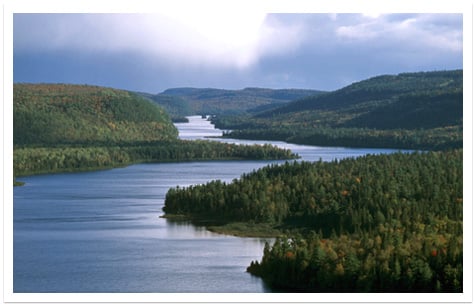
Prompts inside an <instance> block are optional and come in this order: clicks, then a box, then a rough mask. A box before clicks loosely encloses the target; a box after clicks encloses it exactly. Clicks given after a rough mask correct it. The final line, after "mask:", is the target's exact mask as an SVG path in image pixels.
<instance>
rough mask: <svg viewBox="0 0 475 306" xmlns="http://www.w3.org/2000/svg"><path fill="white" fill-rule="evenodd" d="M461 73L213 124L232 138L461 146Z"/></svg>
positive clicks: (379, 82) (415, 78) (356, 89)
mask: <svg viewBox="0 0 475 306" xmlns="http://www.w3.org/2000/svg"><path fill="white" fill-rule="evenodd" d="M462 119H463V71H462V70H452V71H434V72H419V73H403V74H398V75H383V76H377V77H373V78H370V79H367V80H363V81H361V82H357V83H354V84H351V85H349V86H347V87H344V88H342V89H339V90H336V91H333V92H330V93H325V94H320V95H318V96H309V97H305V98H302V99H298V100H296V101H293V102H291V103H288V104H286V105H284V106H281V107H278V108H274V109H272V110H268V111H264V112H261V113H259V114H255V115H254V116H247V117H246V118H239V117H223V116H220V117H219V118H217V119H215V124H216V126H217V127H219V128H222V129H233V130H234V132H233V133H232V134H231V135H230V136H231V137H234V138H247V139H276V140H284V141H288V142H293V143H301V144H312V145H323V146H335V145H336V146H357V147H392V148H412V149H444V148H460V147H462V134H463V130H462V126H463V124H462V123H463V122H462Z"/></svg>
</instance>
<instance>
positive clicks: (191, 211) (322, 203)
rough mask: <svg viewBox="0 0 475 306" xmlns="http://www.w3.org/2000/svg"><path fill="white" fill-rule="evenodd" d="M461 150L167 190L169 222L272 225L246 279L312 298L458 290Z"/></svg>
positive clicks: (300, 166) (293, 167) (304, 167)
mask: <svg viewBox="0 0 475 306" xmlns="http://www.w3.org/2000/svg"><path fill="white" fill-rule="evenodd" d="M462 159H463V151H462V150H452V151H444V152H424V153H422V152H415V153H410V154H409V153H396V154H390V155H368V156H365V157H360V158H353V159H345V160H340V161H334V162H321V161H320V162H314V163H310V162H287V163H285V164H284V165H271V166H267V167H265V168H262V169H259V170H256V171H254V172H252V173H249V174H244V175H243V176H242V177H241V178H240V179H236V180H234V181H233V182H232V183H224V182H221V181H213V182H209V183H207V184H204V185H199V186H190V187H177V188H174V189H170V190H169V192H168V193H167V196H166V199H165V206H164V208H163V211H164V212H165V215H175V214H176V215H183V216H186V217H188V218H189V219H191V220H200V219H206V220H207V222H208V223H210V224H212V223H213V220H214V222H215V223H216V224H221V225H222V224H223V223H224V224H226V223H234V222H247V223H249V224H250V225H252V224H267V225H268V226H269V227H272V228H273V229H276V230H278V231H279V232H280V233H281V235H280V237H279V239H277V240H276V242H275V243H274V245H273V246H272V247H271V246H266V248H265V249H264V256H263V258H262V260H261V262H253V263H251V264H250V266H249V268H248V271H249V272H251V273H252V274H255V275H258V276H260V277H262V278H263V279H264V280H266V282H268V283H269V284H270V285H271V286H273V287H274V288H281V289H282V290H285V291H305V292H461V291H462V287H463V278H462V277H463V269H462V260H463V248H462V245H463V238H462V237H463V232H462V228H463V226H462V224H463V223H462V221H463V216H462V212H463V188H462V187H463V186H462V185H463V183H462V172H463V166H462Z"/></svg>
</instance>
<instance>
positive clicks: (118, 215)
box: [13, 117, 394, 293]
mask: <svg viewBox="0 0 475 306" xmlns="http://www.w3.org/2000/svg"><path fill="white" fill-rule="evenodd" d="M189 119H190V122H189V123H186V124H176V126H177V127H178V129H179V131H180V137H181V138H183V139H202V138H204V137H206V136H219V135H221V131H219V130H216V129H214V127H213V126H212V125H211V124H210V123H209V122H208V121H206V120H204V119H202V118H201V117H190V118H189ZM214 140H215V141H226V142H234V143H264V142H263V141H247V140H246V141H241V140H232V139H214ZM271 143H272V144H275V145H279V146H282V147H285V148H289V149H291V150H293V151H294V152H296V153H298V154H299V155H300V156H302V159H303V160H309V161H313V160H319V159H322V160H333V159H340V158H346V157H356V156H361V155H366V154H378V153H384V154H386V153H391V152H394V150H387V149H383V150H379V149H348V148H323V147H312V146H300V145H292V144H286V143H283V142H271ZM279 162H282V161H274V163H279ZM269 163H271V162H269V161H230V162H223V161H219V162H188V163H163V164H138V165H133V166H129V167H126V168H118V169H111V170H106V171H96V172H85V173H68V174H50V175H38V176H30V177H22V179H21V180H22V181H24V182H25V183H26V185H25V186H23V187H21V188H15V189H14V194H13V197H14V200H13V201H14V203H13V204H14V207H13V209H14V221H13V227H14V228H13V236H14V237H13V239H14V249H13V274H14V275H13V289H14V292H18V293H22V292H32V293H37V292H38V293H39V292H54V293H57V292H58V293H79V292H103V293H118V292H130V293H132V292H133V293H149V292H150V293H167V292H175V293H182V292H183V293H185V292H194V293H198V292H207V293H217V292H227V293H234V292H239V293H246V292H256V293H259V292H269V288H267V287H266V286H265V285H264V283H263V282H262V281H261V279H260V278H256V277H253V276H251V275H250V274H249V273H246V272H245V271H246V267H247V266H248V265H249V264H250V262H251V261H253V260H260V259H261V257H262V250H263V247H264V244H265V242H266V240H265V239H256V238H238V237H233V236H226V235H219V234H215V233H211V232H209V231H207V230H206V229H205V228H203V227H197V226H193V225H191V224H190V223H188V222H172V221H169V220H166V219H163V218H159V217H160V216H161V215H162V214H163V212H162V207H163V202H164V198H165V194H166V192H167V190H168V189H169V188H171V187H175V186H188V185H191V184H201V183H205V182H207V181H210V180H215V179H220V180H223V181H231V180H233V179H234V178H239V176H240V175H241V174H242V173H246V172H250V171H252V170H254V169H257V168H260V167H263V166H265V165H267V164H269Z"/></svg>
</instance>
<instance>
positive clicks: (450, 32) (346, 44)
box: [13, 10, 463, 93]
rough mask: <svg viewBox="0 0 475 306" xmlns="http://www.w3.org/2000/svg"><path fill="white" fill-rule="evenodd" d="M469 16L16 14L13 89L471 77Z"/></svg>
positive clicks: (155, 88)
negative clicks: (466, 62)
mask: <svg viewBox="0 0 475 306" xmlns="http://www.w3.org/2000/svg"><path fill="white" fill-rule="evenodd" d="M462 23H463V15H462V14H448V13H435V14H406V13H404V14H355V13H351V14H326V13H307V14H302V13H266V12H262V11H259V10H256V11H253V10H247V11H246V13H245V14H243V13H241V12H237V13H234V12H232V11H228V12H222V11H217V12H215V13H213V12H211V13H209V14H206V15H204V14H197V13H194V12H193V11H191V10H188V11H180V12H173V13H160V14H143V13H140V14H122V13H120V14H112V13H105V14H104V13H101V14H96V13H94V14H91V13H81V14H77V13H72V14H71V13H70V14H63V13H56V14H49V13H33V14H31V13H28V14H25V13H15V14H13V80H14V82H33V83H40V82H41V83H73V84H91V85H100V86H108V87H113V88H119V89H126V90H133V91H142V92H148V93H159V92H162V91H164V90H165V89H167V88H174V87H214V88H225V89H241V88H245V87H266V88H306V89H317V90H335V89H338V88H341V87H344V86H346V85H349V84H351V83H353V82H356V81H360V80H363V79H366V78H369V77H372V76H376V75H381V74H397V73H402V72H417V71H433V70H451V69H461V68H463V26H462Z"/></svg>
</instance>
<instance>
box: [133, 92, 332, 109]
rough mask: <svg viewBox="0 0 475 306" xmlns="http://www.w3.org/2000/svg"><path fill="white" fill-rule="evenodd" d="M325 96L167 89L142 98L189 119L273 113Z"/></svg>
mask: <svg viewBox="0 0 475 306" xmlns="http://www.w3.org/2000/svg"><path fill="white" fill-rule="evenodd" d="M321 93H323V92H322V91H317V90H304V89H267V88H245V89H241V90H225V89H215V88H187V87H184V88H171V89H167V90H165V91H164V92H162V93H160V94H158V95H149V94H142V95H144V96H146V97H147V98H149V99H151V100H153V101H155V102H157V103H158V104H159V105H162V106H163V107H165V108H166V109H167V110H169V112H170V113H171V114H174V115H177V116H187V115H195V114H202V115H219V114H243V113H256V112H258V111H260V110H262V109H272V108H275V107H278V106H281V105H283V104H285V103H288V102H290V101H293V100H296V99H300V98H303V97H306V96H310V95H318V94H321ZM172 97H174V98H175V99H173V98H172Z"/></svg>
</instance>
